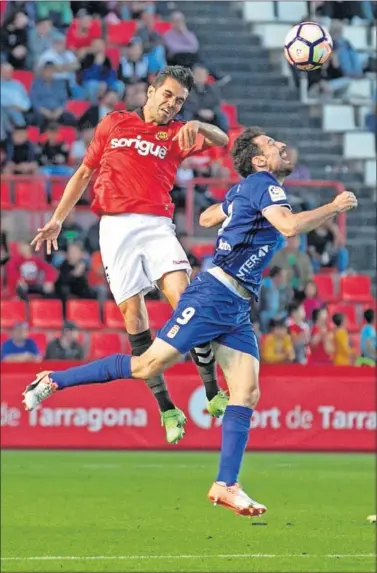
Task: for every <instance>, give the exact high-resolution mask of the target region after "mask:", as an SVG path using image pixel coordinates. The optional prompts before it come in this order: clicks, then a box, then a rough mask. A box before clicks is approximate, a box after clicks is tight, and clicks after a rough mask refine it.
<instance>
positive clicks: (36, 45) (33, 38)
mask: <svg viewBox="0 0 377 573" xmlns="http://www.w3.org/2000/svg"><path fill="white" fill-rule="evenodd" d="M59 35H60V32H59V30H57V29H56V28H54V26H53V25H52V22H51V20H50V19H49V18H40V19H39V20H37V22H36V24H35V26H33V27H32V28H31V29H30V31H29V49H30V52H31V58H32V65H33V66H34V65H35V64H36V63H37V62H38V60H39V58H40V57H41V55H42V54H43V52H46V51H47V50H51V48H52V46H53V43H54V40H55V38H57V37H59Z"/></svg>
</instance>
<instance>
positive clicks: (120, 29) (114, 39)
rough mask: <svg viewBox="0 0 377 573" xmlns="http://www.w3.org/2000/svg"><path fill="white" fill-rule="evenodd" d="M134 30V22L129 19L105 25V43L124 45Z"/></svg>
mask: <svg viewBox="0 0 377 573" xmlns="http://www.w3.org/2000/svg"><path fill="white" fill-rule="evenodd" d="M135 32H136V22H134V21H132V20H130V21H126V22H119V24H108V25H107V43H108V44H119V45H120V46H125V45H126V44H128V42H129V41H130V40H131V38H132V36H133V35H134V33H135Z"/></svg>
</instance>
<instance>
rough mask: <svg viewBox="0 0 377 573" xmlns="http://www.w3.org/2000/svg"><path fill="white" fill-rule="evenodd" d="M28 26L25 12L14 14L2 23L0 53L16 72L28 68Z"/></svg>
mask: <svg viewBox="0 0 377 573" xmlns="http://www.w3.org/2000/svg"><path fill="white" fill-rule="evenodd" d="M28 25H29V19H28V17H27V15H26V14H25V12H23V11H21V10H20V11H18V12H14V13H13V14H12V15H11V16H10V17H9V18H7V20H6V21H5V22H4V24H3V27H2V30H1V51H2V52H3V53H4V54H6V57H7V60H8V62H9V63H10V64H12V66H13V67H14V68H15V69H16V70H25V69H26V68H27V67H28V63H29V62H28V60H29V58H28V30H27V28H28Z"/></svg>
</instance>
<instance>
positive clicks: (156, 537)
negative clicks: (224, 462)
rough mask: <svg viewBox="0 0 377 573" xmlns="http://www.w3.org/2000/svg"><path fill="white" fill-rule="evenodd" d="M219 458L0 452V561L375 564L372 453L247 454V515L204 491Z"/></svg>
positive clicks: (308, 566) (366, 567) (41, 564)
mask: <svg viewBox="0 0 377 573" xmlns="http://www.w3.org/2000/svg"><path fill="white" fill-rule="evenodd" d="M217 458H218V456H217V454H215V453H205V452H203V453H196V452H195V453H191V452H190V453H180V452H173V451H172V452H164V453H163V452H157V453H156V452H155V453H150V452H32V451H28V452H24V451H5V452H3V453H2V520H1V525H2V536H1V544H2V548H1V549H2V551H1V555H2V561H1V565H2V567H1V571H3V572H8V571H22V572H27V571H36V572H39V571H50V572H55V571H59V572H61V571H88V572H89V571H90V572H91V571H113V572H116V571H150V572H165V571H166V572H167V571H172V572H178V571H187V572H194V571H202V572H205V571H208V572H209V571H211V572H212V571H213V572H216V571H221V572H233V571H234V572H235V571H237V572H238V571H244V572H246V571H250V572H251V571H253V572H254V571H255V572H257V571H265V572H267V571H276V572H283V571H292V572H294V571H300V572H301V571H302V572H304V571H306V572H314V571H316V572H322V571H331V572H359V571H360V572H368V571H375V570H376V558H375V556H374V554H375V534H376V529H375V526H374V525H370V524H368V523H367V521H366V517H367V515H369V514H371V513H374V512H375V499H374V481H375V473H374V470H375V468H374V458H373V456H368V455H341V454H339V455H326V454H261V453H255V454H248V455H247V456H246V459H245V465H244V469H243V473H242V476H241V477H242V482H243V484H244V486H245V490H246V491H247V492H248V493H249V494H250V495H251V496H252V497H255V499H257V500H258V501H260V502H262V503H265V504H266V505H267V507H268V509H269V511H268V512H267V513H266V514H265V515H264V516H262V517H260V518H254V519H248V518H243V517H239V516H236V515H234V514H233V513H232V512H230V511H228V510H226V509H224V508H221V507H213V506H212V505H211V504H210V502H209V501H207V499H206V493H207V490H208V488H209V486H210V483H211V480H212V479H213V477H214V475H215V473H216V468H217ZM97 556H103V557H106V558H98V559H97V558H94V559H88V557H89V558H93V557H97ZM30 557H51V559H43V560H42V559H28V558H30ZM64 557H66V559H64ZM69 557H75V558H76V559H68V558H69ZM9 558H16V559H9Z"/></svg>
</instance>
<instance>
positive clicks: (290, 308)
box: [288, 300, 302, 316]
mask: <svg viewBox="0 0 377 573" xmlns="http://www.w3.org/2000/svg"><path fill="white" fill-rule="evenodd" d="M300 306H302V302H301V301H299V300H294V301H293V302H291V304H289V305H288V315H289V316H291V314H293V313H294V312H296V310H298V309H299V308H300Z"/></svg>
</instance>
